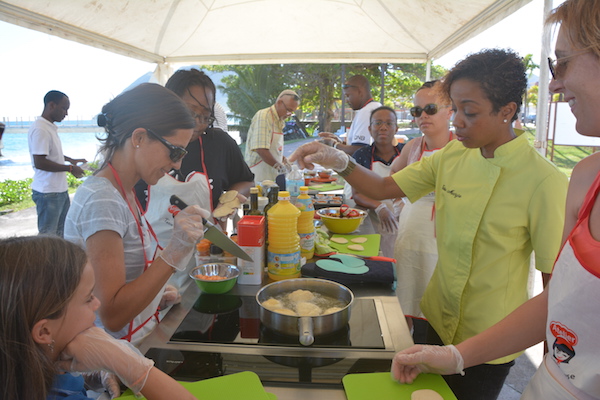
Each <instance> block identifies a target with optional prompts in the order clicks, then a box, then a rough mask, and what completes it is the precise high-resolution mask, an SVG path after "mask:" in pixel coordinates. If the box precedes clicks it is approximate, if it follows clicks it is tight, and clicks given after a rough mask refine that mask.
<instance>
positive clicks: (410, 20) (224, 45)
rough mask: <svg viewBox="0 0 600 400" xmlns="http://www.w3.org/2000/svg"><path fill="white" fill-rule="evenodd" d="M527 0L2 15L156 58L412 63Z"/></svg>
mask: <svg viewBox="0 0 600 400" xmlns="http://www.w3.org/2000/svg"><path fill="white" fill-rule="evenodd" d="M530 1H531V0H454V1H448V0H129V1H122V0H103V1H101V0H77V1H73V0H2V1H0V20H3V21H6V22H9V23H12V24H16V25H20V26H23V27H26V28H30V29H35V30H38V31H41V32H44V33H48V34H52V35H56V36H60V37H62V38H65V39H69V40H74V41H77V42H80V43H83V44H86V45H90V46H95V47H98V48H101V49H105V50H108V51H112V52H115V53H119V54H123V55H126V56H129V57H133V58H137V59H140V60H144V61H148V62H154V63H163V62H164V63H169V64H178V63H182V64H204V65H208V64H277V63H381V62H388V63H415V62H425V61H427V60H430V59H435V58H439V57H441V56H443V55H444V54H446V53H448V52H449V51H450V50H452V49H454V48H455V47H457V46H458V45H460V44H461V43H463V42H464V41H466V40H468V39H470V38H471V37H473V36H475V35H477V34H478V33H480V32H482V31H483V30H485V29H486V28H488V27H490V26H492V25H493V24H495V23H496V22H498V21H500V20H501V19H503V18H505V17H506V16H508V15H510V14H511V13H513V12H515V11H516V10H518V9H519V8H521V7H522V6H524V5H525V4H527V3H529V2H530Z"/></svg>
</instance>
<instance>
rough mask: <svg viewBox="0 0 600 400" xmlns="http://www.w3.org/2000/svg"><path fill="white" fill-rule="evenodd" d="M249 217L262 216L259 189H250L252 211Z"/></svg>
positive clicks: (249, 212)
mask: <svg viewBox="0 0 600 400" xmlns="http://www.w3.org/2000/svg"><path fill="white" fill-rule="evenodd" d="M248 215H262V212H261V211H260V210H259V209H258V188H257V187H252V188H250V210H249V211H248Z"/></svg>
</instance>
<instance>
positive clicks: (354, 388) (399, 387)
mask: <svg viewBox="0 0 600 400" xmlns="http://www.w3.org/2000/svg"><path fill="white" fill-rule="evenodd" d="M342 383H343V384H344V390H345V391H346V397H347V398H348V400H373V399H377V400H410V395H411V393H412V392H414V391H415V390H420V389H431V390H435V391H436V392H438V393H439V394H440V395H441V396H442V397H443V398H444V400H457V399H456V396H455V395H454V393H452V390H450V388H449V387H448V384H447V383H446V381H444V378H442V377H441V376H440V375H434V374H421V375H419V376H418V377H417V379H415V381H414V382H413V383H411V384H402V383H398V382H396V381H395V380H393V379H392V377H391V375H390V373H389V372H378V373H372V374H349V375H346V376H344V378H342Z"/></svg>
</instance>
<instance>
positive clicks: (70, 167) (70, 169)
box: [69, 165, 73, 173]
mask: <svg viewBox="0 0 600 400" xmlns="http://www.w3.org/2000/svg"><path fill="white" fill-rule="evenodd" d="M69 172H70V173H73V165H69Z"/></svg>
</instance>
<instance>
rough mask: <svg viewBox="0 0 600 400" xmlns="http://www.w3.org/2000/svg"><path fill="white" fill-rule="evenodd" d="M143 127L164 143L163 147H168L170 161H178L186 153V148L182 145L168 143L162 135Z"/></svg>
mask: <svg viewBox="0 0 600 400" xmlns="http://www.w3.org/2000/svg"><path fill="white" fill-rule="evenodd" d="M144 129H146V132H148V133H149V134H151V135H152V136H153V137H154V138H155V139H156V140H158V141H159V142H161V143H162V144H164V145H165V147H166V148H167V149H169V158H170V159H171V161H173V162H179V161H181V159H182V158H183V157H185V155H186V154H187V150H186V149H184V148H183V147H179V146H175V145H174V144H171V143H169V142H168V141H167V140H165V139H164V138H163V137H162V136H159V135H157V134H156V133H154V132H152V131H151V130H150V129H148V128H144Z"/></svg>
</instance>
